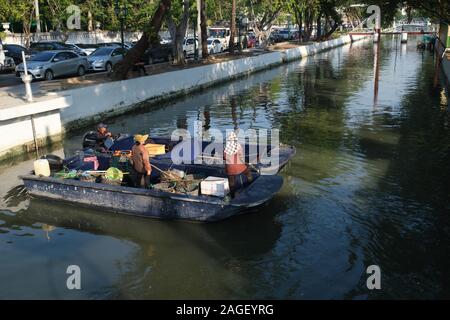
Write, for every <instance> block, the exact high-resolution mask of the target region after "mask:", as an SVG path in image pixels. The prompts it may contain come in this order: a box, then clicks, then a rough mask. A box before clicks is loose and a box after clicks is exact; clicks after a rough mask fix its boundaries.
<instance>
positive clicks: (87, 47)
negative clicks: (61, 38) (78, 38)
mask: <svg viewBox="0 0 450 320" xmlns="http://www.w3.org/2000/svg"><path fill="white" fill-rule="evenodd" d="M66 45H67V46H69V47H71V48H73V49H74V50H76V51H79V52H84V53H85V54H86V55H87V56H88V55H90V54H91V53H92V52H94V51H95V50H97V49H98V46H97V45H95V44H84V43H66Z"/></svg>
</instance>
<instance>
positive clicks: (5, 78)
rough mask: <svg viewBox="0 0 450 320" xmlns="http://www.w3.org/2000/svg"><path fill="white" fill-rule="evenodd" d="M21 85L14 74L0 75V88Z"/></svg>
mask: <svg viewBox="0 0 450 320" xmlns="http://www.w3.org/2000/svg"><path fill="white" fill-rule="evenodd" d="M20 83H22V81H21V80H20V79H19V78H17V77H16V75H15V74H14V72H7V73H6V72H5V73H3V72H2V73H0V87H8V86H15V85H18V84H20Z"/></svg>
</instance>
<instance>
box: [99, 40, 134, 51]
mask: <svg viewBox="0 0 450 320" xmlns="http://www.w3.org/2000/svg"><path fill="white" fill-rule="evenodd" d="M98 46H99V47H122V42H103V43H99V44H98ZM123 47H124V48H125V49H127V50H130V49H131V48H132V47H133V44H132V43H131V42H124V43H123Z"/></svg>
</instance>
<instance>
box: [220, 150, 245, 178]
mask: <svg viewBox="0 0 450 320" xmlns="http://www.w3.org/2000/svg"><path fill="white" fill-rule="evenodd" d="M223 158H224V159H225V172H226V173H227V174H228V175H229V176H234V175H237V174H241V173H242V172H244V171H245V170H247V165H246V164H245V163H244V162H243V161H242V160H241V159H243V158H244V154H243V152H242V148H241V147H239V148H238V152H237V153H235V154H234V155H232V156H229V155H227V154H226V153H225V152H224V153H223Z"/></svg>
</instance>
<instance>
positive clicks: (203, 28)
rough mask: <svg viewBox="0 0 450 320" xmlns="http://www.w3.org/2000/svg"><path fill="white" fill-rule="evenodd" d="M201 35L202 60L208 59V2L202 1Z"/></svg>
mask: <svg viewBox="0 0 450 320" xmlns="http://www.w3.org/2000/svg"><path fill="white" fill-rule="evenodd" d="M200 35H201V37H200V38H201V39H202V43H201V46H202V58H203V59H207V58H208V55H209V52H208V29H207V23H206V1H205V0H200Z"/></svg>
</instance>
